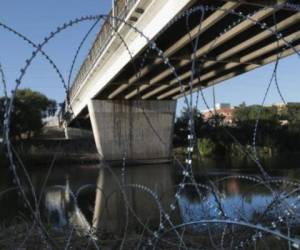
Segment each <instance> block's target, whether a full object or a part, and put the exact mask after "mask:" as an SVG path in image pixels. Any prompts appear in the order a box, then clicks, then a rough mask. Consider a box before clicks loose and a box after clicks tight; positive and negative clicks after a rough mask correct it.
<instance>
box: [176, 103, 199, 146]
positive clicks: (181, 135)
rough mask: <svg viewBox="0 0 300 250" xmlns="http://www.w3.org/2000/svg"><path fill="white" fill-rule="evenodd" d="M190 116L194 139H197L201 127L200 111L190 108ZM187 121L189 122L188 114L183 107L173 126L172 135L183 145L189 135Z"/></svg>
mask: <svg viewBox="0 0 300 250" xmlns="http://www.w3.org/2000/svg"><path fill="white" fill-rule="evenodd" d="M192 115H193V121H194V126H193V128H194V129H195V131H194V132H195V134H196V137H199V135H200V130H201V127H202V126H203V118H202V115H201V113H200V111H199V110H198V109H197V108H196V107H193V108H192ZM189 121H190V112H189V110H188V109H187V108H186V107H185V108H183V110H182V111H181V115H180V116H179V117H178V118H177V119H176V122H175V126H174V134H175V136H176V137H177V139H178V140H179V141H180V143H183V142H185V141H186V139H187V136H188V134H189Z"/></svg>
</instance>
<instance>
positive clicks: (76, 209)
mask: <svg viewBox="0 0 300 250" xmlns="http://www.w3.org/2000/svg"><path fill="white" fill-rule="evenodd" d="M200 172H201V171H199V172H197V169H196V171H195V173H196V181H197V182H198V183H199V190H200V191H201V196H199V195H198V193H197V191H196V190H195V187H191V186H189V185H186V186H185V188H184V189H183V191H182V192H181V193H180V197H179V198H178V199H177V205H178V208H179V209H175V211H171V209H170V204H171V203H172V202H173V201H174V199H175V198H174V197H175V191H176V186H177V185H178V184H179V182H180V180H181V178H182V177H181V176H180V174H179V171H178V169H177V168H176V167H175V166H174V165H145V166H130V167H129V166H128V167H126V169H125V170H124V169H123V170H122V168H120V167H110V166H108V165H105V164H102V165H83V166H74V167H65V168H62V167H59V168H56V169H54V170H53V172H52V173H51V175H50V177H49V179H48V181H47V185H46V186H47V188H46V189H45V192H44V194H43V197H44V199H43V200H44V206H42V207H45V209H43V210H44V211H43V214H45V219H46V220H48V221H50V222H51V223H52V224H54V225H55V226H56V227H57V228H63V227H66V226H69V225H71V226H75V227H77V228H79V230H78V231H79V232H81V233H82V234H84V235H86V234H88V233H89V232H91V228H92V227H94V228H105V229H106V230H108V231H114V232H115V231H117V232H118V231H119V232H120V231H123V230H124V228H125V226H126V228H127V229H132V230H140V229H142V228H143V225H147V226H149V227H150V228H158V226H159V222H160V220H159V219H160V209H159V206H158V203H159V204H160V205H161V206H162V208H163V209H164V211H165V212H166V213H168V214H170V215H171V218H172V220H173V222H174V223H175V224H176V223H187V222H190V221H197V220H201V219H204V218H205V219H209V218H212V219H214V218H221V215H222V214H220V210H219V209H216V208H217V207H218V206H219V205H220V204H219V203H220V202H221V206H222V210H223V212H224V213H225V214H226V216H227V217H230V218H232V219H238V220H243V221H255V220H256V219H257V218H258V217H259V216H260V215H261V214H262V213H263V212H264V211H265V209H266V208H267V207H268V205H269V204H270V203H271V202H272V201H273V199H274V194H273V193H272V192H271V191H270V190H269V189H268V188H266V187H264V186H263V185H259V184H257V183H253V182H252V181H250V180H249V179H239V178H227V179H226V178H224V177H226V176H228V175H231V174H237V171H233V170H227V171H224V170H222V171H217V170H216V169H215V170H214V171H213V172H212V173H208V174H207V175H205V176H203V175H201V174H199V173H200ZM248 174H249V171H248ZM277 174H279V173H277ZM289 174H290V175H293V173H292V171H290V172H289ZM2 176H3V175H2ZM31 177H32V181H33V184H34V186H35V188H36V190H41V189H42V187H43V185H44V178H45V171H44V170H38V171H32V172H31ZM250 179H251V178H250ZM1 181H2V180H1ZM1 183H2V190H4V189H6V188H8V187H10V185H9V184H8V183H6V184H5V182H4V181H3V182H1ZM212 183H213V184H212ZM204 187H207V188H206V189H205V188H204ZM212 190H215V191H216V192H218V193H220V195H219V197H221V200H220V201H218V200H216V195H214V193H213V192H212ZM286 190H287V189H286ZM0 192H1V191H0ZM153 194H155V195H154V196H153ZM74 197H76V199H75V198H74ZM0 202H1V204H4V202H5V204H6V206H3V205H1V207H0V209H1V213H0V214H1V216H2V217H0V219H1V221H2V222H3V221H4V220H6V221H8V220H9V219H12V218H13V217H14V216H16V215H18V214H20V213H21V212H22V213H23V212H24V211H25V210H24V208H23V207H22V202H20V200H18V199H16V196H15V193H14V192H12V193H9V194H6V195H5V196H0ZM218 202H219V203H218ZM285 202H286V204H296V203H297V202H298V199H297V197H296V194H294V195H293V196H290V197H288V198H287V199H285ZM286 204H285V203H282V204H281V205H279V206H277V207H276V209H277V210H276V211H271V212H270V213H269V214H268V216H269V217H268V218H269V219H270V220H272V219H274V218H276V217H277V216H278V214H282V213H284V211H285V208H286ZM7 207H11V208H13V209H6V208H7ZM279 208H280V209H279ZM14 209H15V210H14ZM294 212H296V213H298V212H299V211H298V209H297V210H295V211H294ZM202 226H203V225H202ZM193 229H194V230H203V229H205V228H203V227H201V226H199V225H198V226H194V227H193Z"/></svg>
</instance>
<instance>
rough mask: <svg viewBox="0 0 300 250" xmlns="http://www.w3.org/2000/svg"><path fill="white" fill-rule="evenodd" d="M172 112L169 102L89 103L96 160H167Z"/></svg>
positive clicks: (171, 127) (170, 139)
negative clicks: (96, 150) (97, 153)
mask: <svg viewBox="0 0 300 250" xmlns="http://www.w3.org/2000/svg"><path fill="white" fill-rule="evenodd" d="M175 109H176V101H172V100H171V101H169V100H167V101H165V100H164V101H157V100H155V101H153V100H151V101H150V100H130V101H128V100H91V101H90V102H89V104H88V110H89V114H90V120H91V124H92V129H93V134H94V139H95V143H96V147H97V149H98V152H99V155H100V158H102V159H105V160H108V161H110V160H112V161H114V160H122V159H123V157H125V158H126V159H127V160H130V161H137V162H144V161H145V162H149V161H150V162H158V161H164V160H167V159H170V158H171V154H172V137H173V124H174V119H175Z"/></svg>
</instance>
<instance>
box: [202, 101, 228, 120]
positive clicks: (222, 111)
mask: <svg viewBox="0 0 300 250" xmlns="http://www.w3.org/2000/svg"><path fill="white" fill-rule="evenodd" d="M233 111H234V108H232V107H231V105H230V103H218V104H216V105H215V108H211V109H206V110H203V111H201V114H202V115H203V119H204V120H205V121H207V120H209V119H210V118H211V117H212V116H213V115H215V114H217V115H219V116H221V117H223V123H225V124H232V123H233Z"/></svg>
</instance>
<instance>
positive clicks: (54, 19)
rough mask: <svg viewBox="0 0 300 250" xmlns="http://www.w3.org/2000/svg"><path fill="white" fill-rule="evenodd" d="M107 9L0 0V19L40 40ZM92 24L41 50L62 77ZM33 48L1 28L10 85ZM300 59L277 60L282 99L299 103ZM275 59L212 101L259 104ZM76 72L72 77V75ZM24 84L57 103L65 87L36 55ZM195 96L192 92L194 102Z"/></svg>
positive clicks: (79, 1) (92, 4)
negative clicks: (52, 62) (67, 24)
mask: <svg viewBox="0 0 300 250" xmlns="http://www.w3.org/2000/svg"><path fill="white" fill-rule="evenodd" d="M110 8H111V0H84V1H83V0H68V1H67V0H43V1H41V0H26V1H20V0H2V1H1V8H0V22H2V23H4V24H6V25H8V26H10V27H12V28H14V29H16V30H17V31H18V32H20V33H22V34H23V35H25V36H27V37H28V38H30V39H31V40H32V41H33V42H35V43H39V42H40V41H43V39H44V37H45V36H46V35H47V34H49V33H50V32H51V31H54V30H55V29H56V27H57V26H58V25H61V24H63V23H64V22H68V21H69V20H71V19H74V18H77V17H81V16H86V15H95V14H107V13H108V11H109V10H110ZM92 24H93V23H92V22H85V23H83V24H79V25H77V26H76V27H73V28H71V29H69V30H68V31H66V32H64V33H62V34H59V35H58V36H57V37H56V38H55V39H54V40H53V41H51V43H49V44H47V45H46V46H45V48H44V50H45V51H46V52H47V54H49V56H50V57H51V59H53V61H54V62H55V63H56V64H57V66H58V68H59V69H60V71H61V72H62V74H63V75H64V77H66V76H67V74H68V72H69V70H70V67H71V62H72V59H73V57H74V54H75V52H76V49H77V47H78V45H79V43H80V41H81V39H82V38H83V36H84V35H85V33H86V32H87V30H88V29H89V28H90V27H91V25H92ZM99 28H100V27H99V26H98V27H96V28H95V29H94V31H93V33H92V34H91V35H90V37H89V39H88V40H87V41H86V43H85V45H84V47H83V49H82V51H81V53H80V55H79V60H78V61H77V63H76V65H75V73H76V72H77V70H78V69H79V67H80V64H81V60H83V58H84V57H85V55H86V54H87V52H88V49H89V48H90V46H91V43H92V41H93V39H94V38H95V35H96V33H97V31H99ZM31 53H32V47H31V46H29V45H28V44H27V43H25V42H24V41H23V40H21V39H19V38H18V37H16V36H15V35H13V34H11V33H9V32H7V31H6V30H3V29H2V28H0V62H1V64H2V67H3V68H4V71H5V75H6V78H7V83H8V86H9V89H10V90H11V89H12V88H13V87H14V85H15V79H16V78H17V77H18V75H19V74H20V69H21V68H23V67H24V64H25V60H26V59H27V58H28V57H29V56H30V55H31ZM299 66H300V59H299V57H298V56H296V55H293V56H290V57H288V58H286V59H282V60H281V61H280V63H279V68H278V82H279V86H280V90H281V92H282V94H283V96H284V98H285V101H287V102H299V101H300V98H299V90H300V85H299V79H300V78H299V74H300V72H299V69H300V67H299ZM273 68H274V63H273V64H269V65H267V66H264V67H261V68H259V69H256V70H254V71H251V72H248V73H245V74H243V75H241V76H238V77H235V78H233V79H230V80H227V81H225V82H222V83H220V84H217V85H216V86H215V96H216V103H221V102H226V103H231V105H233V106H235V105H238V104H240V103H242V102H246V104H247V105H251V104H261V103H262V100H263V97H264V94H265V91H266V88H267V85H268V82H269V80H270V78H271V75H272V71H273ZM74 76H75V74H74V75H73V77H74ZM25 87H29V88H32V89H33V90H36V91H40V92H42V93H44V94H46V95H47V96H48V97H49V98H52V99H56V100H57V101H58V102H61V101H62V100H63V99H64V95H65V91H64V88H63V86H62V84H61V82H60V80H59V79H58V77H57V75H56V74H55V72H54V71H53V69H52V68H51V67H50V66H49V64H48V63H47V62H46V60H45V59H44V58H43V57H42V56H38V57H37V58H36V60H35V61H34V63H33V64H32V65H31V67H30V68H29V71H28V73H27V74H26V76H25V78H24V81H23V82H22V85H21V88H25ZM0 91H1V92H0V95H2V94H3V92H2V91H3V89H2V86H1V87H0ZM212 93H213V91H212V88H207V89H206V90H204V96H205V99H206V100H207V102H208V105H209V106H210V107H212V106H213V98H212ZM195 99H196V97H195V95H194V100H195ZM282 102H283V101H282V100H281V98H280V96H279V94H278V92H277V91H276V86H275V84H273V85H272V86H271V89H270V93H269V94H268V96H267V99H266V102H265V104H266V105H271V104H273V103H282ZM183 106H184V102H183V99H180V100H179V101H178V106H177V114H178V113H179V112H180V110H181V109H182V107H183ZM198 107H199V109H200V110H203V109H206V105H204V102H203V100H202V98H201V97H200V98H199V106H198Z"/></svg>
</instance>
